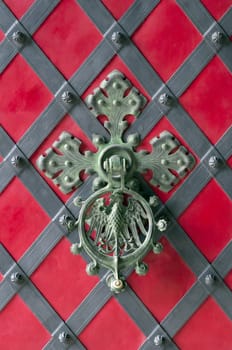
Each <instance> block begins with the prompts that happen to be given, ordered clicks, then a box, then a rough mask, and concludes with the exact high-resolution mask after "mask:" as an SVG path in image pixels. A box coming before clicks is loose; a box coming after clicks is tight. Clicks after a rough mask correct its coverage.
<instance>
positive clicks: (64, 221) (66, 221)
mask: <svg viewBox="0 0 232 350" xmlns="http://www.w3.org/2000/svg"><path fill="white" fill-rule="evenodd" d="M59 223H60V224H61V225H62V226H66V227H67V228H68V230H73V229H74V226H75V222H74V220H73V219H72V218H71V217H70V216H68V215H62V216H60V217H59Z"/></svg>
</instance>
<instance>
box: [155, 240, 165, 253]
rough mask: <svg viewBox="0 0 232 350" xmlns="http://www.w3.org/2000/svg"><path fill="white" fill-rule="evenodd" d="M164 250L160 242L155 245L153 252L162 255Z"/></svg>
mask: <svg viewBox="0 0 232 350" xmlns="http://www.w3.org/2000/svg"><path fill="white" fill-rule="evenodd" d="M163 249H164V247H163V245H162V244H161V243H160V242H158V243H155V244H154V246H153V249H152V250H153V253H155V254H160V253H161V252H162V251H163Z"/></svg>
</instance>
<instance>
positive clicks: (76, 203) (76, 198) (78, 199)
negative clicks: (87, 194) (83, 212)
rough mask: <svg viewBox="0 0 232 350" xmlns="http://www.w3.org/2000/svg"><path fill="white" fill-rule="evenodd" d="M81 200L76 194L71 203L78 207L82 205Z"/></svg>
mask: <svg viewBox="0 0 232 350" xmlns="http://www.w3.org/2000/svg"><path fill="white" fill-rule="evenodd" d="M82 203H83V201H82V198H81V196H77V197H75V198H74V200H73V204H74V205H75V206H76V207H80V206H81V205H82Z"/></svg>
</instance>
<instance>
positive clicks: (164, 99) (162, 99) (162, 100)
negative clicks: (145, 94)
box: [159, 93, 172, 106]
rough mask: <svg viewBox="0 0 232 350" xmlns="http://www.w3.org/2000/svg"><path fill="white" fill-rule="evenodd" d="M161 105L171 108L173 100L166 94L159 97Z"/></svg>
mask: <svg viewBox="0 0 232 350" xmlns="http://www.w3.org/2000/svg"><path fill="white" fill-rule="evenodd" d="M159 103H160V104H162V105H165V106H171V104H172V98H171V96H169V95H168V94H166V93H164V94H162V95H160V97H159Z"/></svg>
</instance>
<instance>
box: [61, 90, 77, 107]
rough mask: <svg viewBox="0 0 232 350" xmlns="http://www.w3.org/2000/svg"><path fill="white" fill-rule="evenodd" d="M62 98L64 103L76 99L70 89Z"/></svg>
mask: <svg viewBox="0 0 232 350" xmlns="http://www.w3.org/2000/svg"><path fill="white" fill-rule="evenodd" d="M61 99H62V101H63V102H64V103H68V104H70V103H73V101H74V95H73V94H72V93H71V92H70V91H64V92H63V94H62V95H61Z"/></svg>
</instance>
